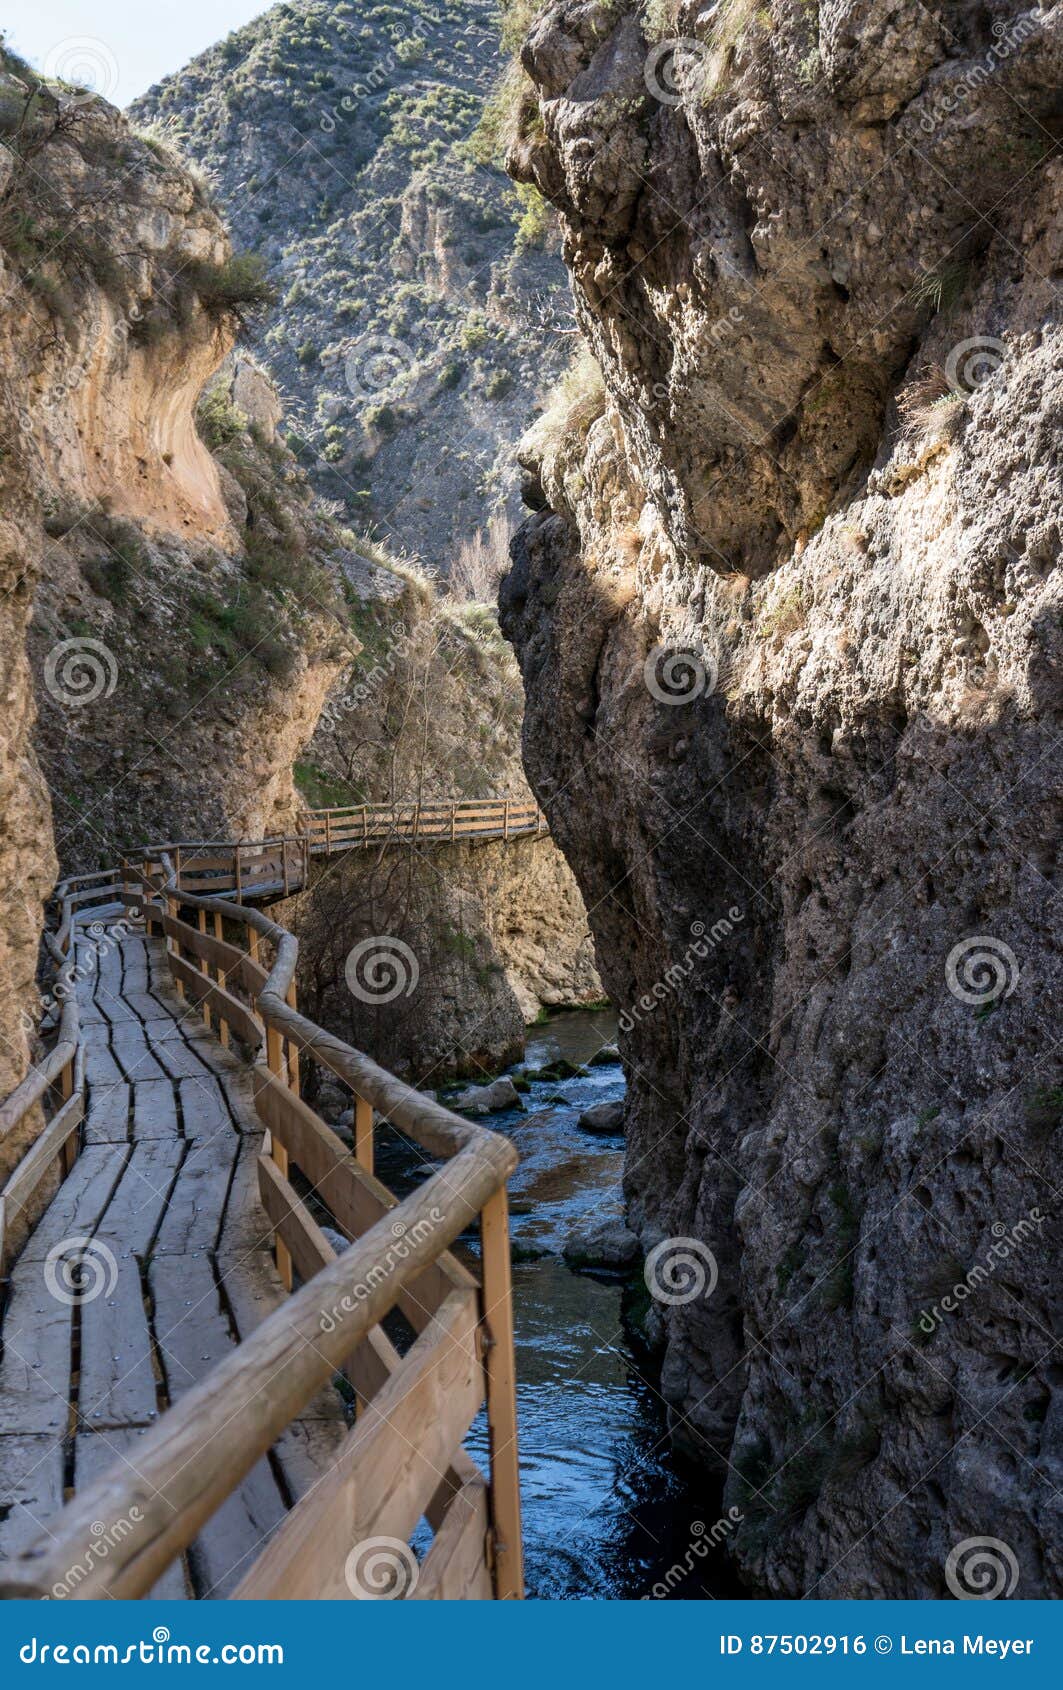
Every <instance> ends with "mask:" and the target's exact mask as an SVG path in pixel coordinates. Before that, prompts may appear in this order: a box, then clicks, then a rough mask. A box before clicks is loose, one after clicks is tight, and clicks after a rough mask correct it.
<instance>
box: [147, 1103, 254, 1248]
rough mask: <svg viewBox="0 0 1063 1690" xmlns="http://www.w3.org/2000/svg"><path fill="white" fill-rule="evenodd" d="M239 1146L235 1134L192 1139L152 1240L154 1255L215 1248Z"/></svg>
mask: <svg viewBox="0 0 1063 1690" xmlns="http://www.w3.org/2000/svg"><path fill="white" fill-rule="evenodd" d="M239 1148H240V1141H239V1138H238V1137H237V1135H236V1134H235V1133H231V1134H230V1135H229V1136H228V1137H227V1138H225V1139H221V1138H217V1137H215V1138H205V1139H196V1140H194V1141H193V1142H192V1147H191V1149H190V1150H189V1152H188V1154H187V1156H186V1157H185V1159H184V1161H183V1162H182V1164H181V1170H180V1172H179V1174H178V1176H177V1183H176V1184H175V1186H174V1187H173V1190H172V1192H171V1193H170V1200H169V1203H168V1204H167V1208H166V1213H165V1215H164V1216H163V1221H162V1225H161V1227H160V1228H159V1234H158V1237H157V1238H156V1240H155V1247H154V1252H153V1253H154V1255H155V1256H156V1257H159V1256H186V1255H191V1254H194V1253H195V1252H197V1251H207V1250H213V1249H214V1248H215V1247H216V1245H217V1243H218V1238H219V1235H220V1233H221V1223H222V1216H223V1215H224V1213H225V1204H226V1199H227V1197H228V1194H229V1182H230V1180H231V1178H232V1171H233V1165H234V1163H235V1161H236V1157H237V1153H238V1151H239Z"/></svg>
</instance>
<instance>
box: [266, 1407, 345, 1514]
mask: <svg viewBox="0 0 1063 1690" xmlns="http://www.w3.org/2000/svg"><path fill="white" fill-rule="evenodd" d="M332 1394H333V1396H335V1395H336V1393H335V1392H333V1393H332ZM337 1400H338V1399H337ZM346 1440H347V1423H346V1421H345V1420H343V1419H342V1418H340V1417H333V1418H330V1419H318V1420H314V1419H311V1418H310V1416H309V1415H301V1416H300V1417H299V1419H298V1420H293V1421H292V1423H291V1425H290V1426H288V1427H286V1428H285V1430H284V1431H283V1432H282V1433H281V1435H280V1437H279V1438H278V1439H277V1442H276V1443H275V1444H274V1446H273V1451H272V1453H273V1459H274V1460H275V1461H276V1462H277V1463H278V1464H279V1466H280V1469H281V1472H282V1473H283V1475H284V1480H285V1483H286V1484H287V1486H288V1490H289V1492H290V1493H291V1495H292V1496H293V1497H294V1498H295V1499H296V1500H297V1501H298V1500H299V1499H300V1498H301V1497H304V1496H309V1494H310V1492H311V1491H312V1490H313V1489H314V1487H315V1485H317V1484H318V1483H320V1482H321V1481H322V1480H324V1481H325V1482H326V1483H327V1482H328V1478H329V1475H330V1474H331V1472H332V1470H333V1468H334V1467H335V1465H336V1462H337V1461H338V1460H339V1459H340V1456H341V1454H342V1451H343V1446H344V1444H345V1442H346Z"/></svg>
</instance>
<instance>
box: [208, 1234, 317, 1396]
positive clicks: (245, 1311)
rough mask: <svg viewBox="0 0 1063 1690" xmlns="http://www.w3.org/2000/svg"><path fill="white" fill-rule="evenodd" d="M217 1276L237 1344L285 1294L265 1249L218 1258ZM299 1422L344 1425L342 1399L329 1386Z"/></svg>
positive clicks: (246, 1336) (274, 1307)
mask: <svg viewBox="0 0 1063 1690" xmlns="http://www.w3.org/2000/svg"><path fill="white" fill-rule="evenodd" d="M217 1270H218V1276H219V1278H220V1279H221V1281H222V1286H223V1289H224V1293H225V1297H226V1300H227V1302H228V1304H229V1308H230V1310H231V1312H232V1318H233V1320H234V1321H235V1323H236V1331H237V1335H238V1337H239V1339H240V1341H241V1343H242V1342H243V1341H244V1339H245V1338H249V1337H250V1336H251V1334H252V1332H254V1331H255V1330H256V1328H257V1327H259V1326H260V1325H261V1324H262V1322H263V1321H264V1320H265V1319H266V1317H267V1316H268V1315H271V1314H272V1313H273V1312H274V1310H276V1309H278V1308H280V1306H281V1304H282V1303H283V1302H285V1301H286V1299H287V1296H288V1293H287V1291H286V1290H285V1289H284V1286H283V1285H282V1284H281V1280H280V1275H279V1274H278V1273H277V1269H276V1267H275V1266H274V1263H273V1257H272V1256H271V1255H270V1253H269V1251H268V1250H267V1249H262V1250H254V1251H248V1252H245V1254H244V1255H243V1256H241V1257H239V1258H238V1259H234V1258H230V1257H227V1258H220V1257H219V1258H218V1261H217ZM299 1418H300V1420H332V1421H335V1422H336V1423H337V1424H342V1425H344V1426H346V1423H347V1413H346V1409H345V1407H344V1403H343V1399H342V1398H341V1396H340V1394H339V1392H338V1391H337V1390H336V1389H335V1387H334V1386H333V1385H331V1384H329V1385H326V1386H325V1387H324V1389H323V1390H322V1391H320V1392H319V1394H318V1395H317V1396H316V1397H315V1398H314V1400H313V1401H312V1402H310V1403H307V1405H306V1407H305V1408H304V1409H302V1410H301V1412H300V1416H299Z"/></svg>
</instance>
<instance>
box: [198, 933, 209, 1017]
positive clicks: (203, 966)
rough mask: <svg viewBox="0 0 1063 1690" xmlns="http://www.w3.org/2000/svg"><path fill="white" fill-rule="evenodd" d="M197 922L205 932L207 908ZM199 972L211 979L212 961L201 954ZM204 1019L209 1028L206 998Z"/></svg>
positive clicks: (204, 1000)
mask: <svg viewBox="0 0 1063 1690" xmlns="http://www.w3.org/2000/svg"><path fill="white" fill-rule="evenodd" d="M197 922H198V926H199V931H200V932H201V933H203V934H205V933H206V931H207V912H206V910H199V911H198V912H197ZM199 972H200V973H201V974H205V975H206V976H207V979H208V980H209V979H210V963H209V962H208V961H207V959H206V957H205V956H201V957H200V959H199ZM203 1019H204V1021H205V1022H206V1024H207V1027H208V1029H209V1027H210V1004H209V1002H208V1000H207V999H206V998H204V999H203Z"/></svg>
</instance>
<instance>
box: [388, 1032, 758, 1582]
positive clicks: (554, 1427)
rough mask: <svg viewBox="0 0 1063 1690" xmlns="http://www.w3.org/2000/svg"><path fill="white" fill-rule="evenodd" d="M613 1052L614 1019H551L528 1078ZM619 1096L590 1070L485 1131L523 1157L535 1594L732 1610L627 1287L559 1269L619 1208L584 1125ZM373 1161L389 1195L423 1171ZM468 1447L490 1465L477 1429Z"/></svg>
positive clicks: (526, 1445)
mask: <svg viewBox="0 0 1063 1690" xmlns="http://www.w3.org/2000/svg"><path fill="white" fill-rule="evenodd" d="M615 1036H616V1017H615V1015H613V1014H611V1013H600V1012H596V1011H583V1012H572V1013H565V1014H561V1015H557V1016H555V1017H553V1018H552V1019H551V1020H550V1021H548V1022H547V1023H545V1024H544V1025H542V1026H536V1027H535V1028H534V1029H531V1030H530V1031H529V1037H528V1047H527V1053H526V1056H525V1061H524V1064H523V1065H522V1066H523V1067H524V1068H527V1069H529V1070H534V1069H537V1068H542V1067H545V1066H546V1065H547V1064H548V1063H552V1062H555V1061H557V1059H558V1058H559V1057H566V1058H567V1059H568V1061H569V1062H571V1063H573V1064H577V1065H582V1064H585V1063H587V1062H588V1061H589V1060H590V1059H591V1058H592V1057H593V1056H594V1055H595V1053H596V1052H598V1051H599V1050H600V1049H601V1047H602V1046H603V1045H604V1044H609V1043H611V1042H612V1041H613V1040H614V1039H615ZM518 1071H519V1070H513V1072H518ZM623 1095H624V1078H623V1072H622V1070H621V1068H620V1066H619V1064H610V1065H609V1066H602V1067H592V1068H590V1070H589V1072H588V1074H587V1077H586V1078H579V1079H569V1080H563V1081H557V1080H551V1081H533V1082H532V1085H531V1090H530V1092H528V1093H527V1094H526V1095H524V1096H523V1098H522V1102H523V1104H524V1106H525V1107H524V1109H523V1110H522V1111H519V1112H518V1111H507V1112H505V1113H500V1114H496V1115H491V1116H488V1117H487V1118H486V1120H487V1123H488V1124H489V1125H491V1126H492V1127H497V1128H498V1130H499V1131H500V1132H505V1133H507V1134H508V1135H509V1137H511V1138H512V1139H513V1141H514V1143H515V1144H516V1145H517V1148H518V1150H519V1151H520V1157H521V1162H520V1167H519V1168H518V1170H517V1172H516V1174H515V1175H514V1177H513V1180H512V1181H511V1184H510V1197H511V1204H512V1233H513V1256H514V1264H513V1295H514V1311H515V1323H516V1342H517V1380H518V1409H519V1428H520V1453H521V1475H522V1495H523V1505H524V1541H525V1561H526V1572H527V1584H528V1594H529V1596H533V1597H541V1598H555V1599H556V1598H585V1599H586V1598H597V1599H602V1598H613V1599H618V1598H637V1597H641V1596H649V1595H651V1594H652V1592H653V1587H654V1586H655V1585H658V1587H660V1585H661V1584H662V1582H663V1581H665V1580H666V1578H667V1584H668V1594H669V1595H670V1596H673V1597H680V1598H684V1599H688V1600H689V1599H692V1598H693V1599H705V1598H708V1597H716V1596H725V1595H726V1596H733V1595H740V1594H741V1591H740V1590H739V1589H738V1588H737V1586H736V1584H735V1581H734V1576H733V1574H732V1573H731V1572H730V1571H729V1570H728V1568H727V1565H726V1563H725V1561H724V1559H723V1557H722V1555H721V1554H720V1552H719V1551H717V1550H710V1551H709V1552H708V1553H704V1550H705V1545H706V1544H707V1543H708V1542H709V1535H708V1534H709V1533H710V1532H711V1528H712V1526H713V1523H714V1522H715V1521H716V1520H717V1518H718V1516H719V1513H720V1503H719V1498H718V1494H717V1493H716V1490H715V1488H714V1487H713V1486H712V1485H711V1484H710V1483H707V1482H706V1481H705V1479H704V1478H703V1477H702V1476H700V1475H699V1474H698V1473H697V1471H696V1470H693V1469H691V1468H689V1467H688V1466H687V1465H686V1464H685V1463H683V1462H682V1461H681V1459H680V1458H678V1457H676V1456H675V1455H674V1454H673V1453H672V1452H671V1450H670V1449H669V1446H668V1439H667V1432H666V1422H665V1412H664V1404H663V1402H662V1401H661V1399H660V1396H659V1395H658V1391H657V1389H656V1380H655V1370H654V1368H653V1366H652V1363H650V1362H649V1361H648V1359H647V1358H646V1356H645V1355H644V1354H643V1353H642V1352H641V1351H639V1350H636V1348H634V1347H633V1345H632V1344H631V1342H630V1340H629V1338H628V1336H627V1333H626V1331H625V1329H624V1324H623V1321H622V1318H621V1299H622V1296H623V1291H624V1286H623V1283H622V1282H621V1281H620V1280H619V1279H608V1278H602V1277H591V1276H590V1275H588V1274H586V1273H575V1272H573V1271H572V1270H571V1269H570V1268H569V1267H568V1266H567V1265H566V1263H565V1262H564V1260H563V1258H562V1250H563V1248H564V1244H565V1239H566V1237H567V1236H568V1233H569V1232H570V1231H571V1229H572V1228H573V1227H574V1226H575V1224H576V1222H577V1221H578V1220H580V1219H581V1218H582V1217H583V1216H584V1215H585V1214H586V1213H587V1212H588V1210H590V1209H592V1208H594V1207H595V1206H599V1205H605V1206H609V1207H612V1206H615V1203H616V1201H617V1198H618V1195H619V1180H620V1175H621V1167H622V1161H623V1142H622V1140H621V1139H620V1138H619V1137H616V1138H599V1137H596V1136H594V1135H592V1134H590V1133H588V1132H586V1131H581V1130H580V1128H579V1127H578V1126H577V1121H578V1119H579V1116H580V1113H581V1112H582V1111H583V1110H584V1109H586V1108H588V1107H589V1106H590V1105H591V1104H592V1103H601V1102H605V1101H607V1100H612V1099H616V1098H620V1097H622V1096H623ZM558 1099H563V1100H564V1101H563V1102H561V1101H556V1100H558ZM379 1136H380V1137H381V1138H383V1137H384V1136H385V1135H383V1134H381V1135H379ZM378 1160H379V1164H380V1167H379V1171H380V1175H381V1177H382V1178H383V1179H384V1180H385V1182H386V1183H387V1184H389V1185H390V1186H391V1188H392V1190H394V1191H396V1192H397V1193H401V1192H402V1191H404V1190H408V1189H409V1188H410V1185H411V1183H415V1182H416V1179H417V1177H418V1174H419V1173H423V1174H427V1173H428V1172H430V1171H431V1170H430V1169H428V1168H421V1169H418V1166H417V1162H416V1160H415V1159H414V1157H413V1156H412V1155H411V1153H410V1151H409V1150H408V1149H407V1148H405V1147H404V1146H402V1145H399V1144H394V1145H392V1146H389V1147H387V1148H385V1147H381V1153H380V1154H379V1155H378ZM465 1248H466V1245H465V1243H464V1242H463V1243H462V1245H461V1246H460V1250H459V1253H460V1251H464V1249H465ZM466 1447H467V1448H468V1450H469V1453H470V1454H471V1455H472V1456H473V1457H474V1459H475V1460H477V1461H478V1462H480V1463H481V1464H482V1465H486V1462H487V1445H486V1432H485V1427H484V1425H483V1422H482V1417H481V1420H480V1421H478V1422H477V1423H476V1424H475V1425H474V1426H473V1428H472V1431H471V1433H470V1435H469V1438H468V1440H467V1445H466ZM670 1570H671V1571H670Z"/></svg>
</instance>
